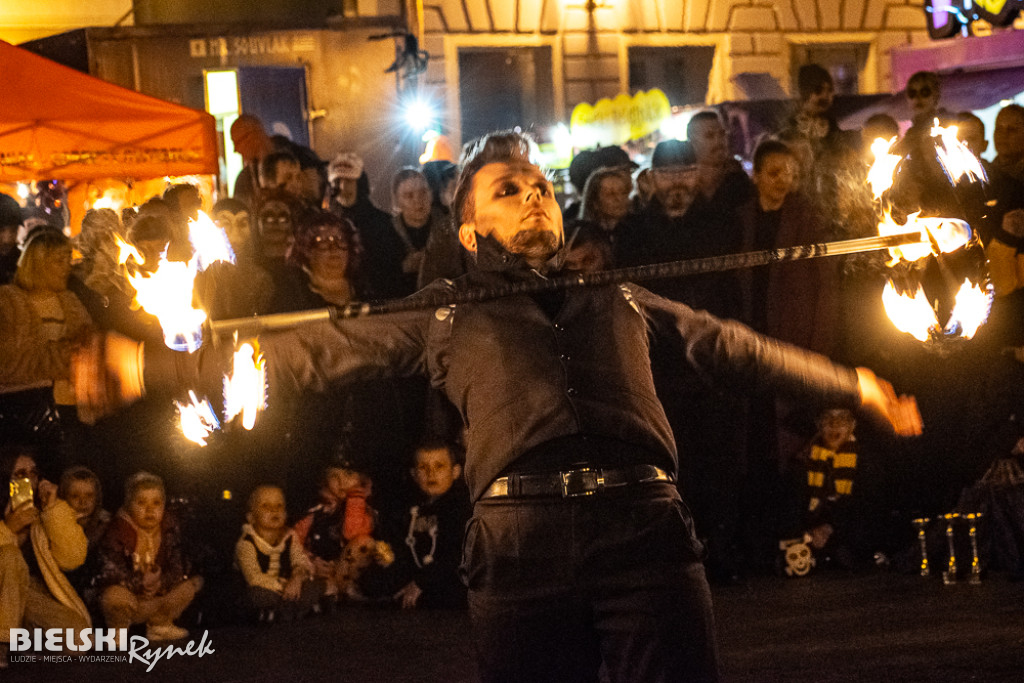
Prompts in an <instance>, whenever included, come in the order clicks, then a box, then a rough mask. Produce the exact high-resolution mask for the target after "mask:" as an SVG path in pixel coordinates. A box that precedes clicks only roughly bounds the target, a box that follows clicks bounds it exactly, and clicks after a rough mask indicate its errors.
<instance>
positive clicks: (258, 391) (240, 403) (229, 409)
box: [224, 340, 267, 429]
mask: <svg viewBox="0 0 1024 683" xmlns="http://www.w3.org/2000/svg"><path fill="white" fill-rule="evenodd" d="M266 384H267V372H266V363H265V362H264V359H263V354H262V353H260V350H259V342H257V341H253V342H252V343H249V342H245V343H243V344H241V345H239V344H238V341H237V340H236V341H235V353H234V362H233V364H232V370H231V374H230V375H225V377H224V416H225V419H226V420H227V421H228V422H230V421H231V420H233V419H234V418H235V417H236V416H241V420H242V426H243V427H245V428H246V429H252V428H253V426H255V424H256V414H257V413H259V412H260V411H262V410H263V409H264V408H265V407H266V401H265V400H264V399H265V397H266Z"/></svg>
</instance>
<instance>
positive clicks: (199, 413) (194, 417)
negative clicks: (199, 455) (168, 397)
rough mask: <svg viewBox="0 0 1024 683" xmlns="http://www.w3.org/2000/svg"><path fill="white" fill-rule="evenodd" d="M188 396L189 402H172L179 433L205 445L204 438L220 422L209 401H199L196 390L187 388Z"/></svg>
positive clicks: (216, 427)
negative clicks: (176, 412) (176, 415)
mask: <svg viewBox="0 0 1024 683" xmlns="http://www.w3.org/2000/svg"><path fill="white" fill-rule="evenodd" d="M188 397H189V399H191V400H190V402H189V403H180V402H178V401H175V402H174V406H175V407H176V408H177V409H178V424H179V426H180V427H181V433H182V434H184V435H185V438H186V439H188V440H189V441H192V442H195V443H197V444H199V445H200V446H205V445H206V439H207V438H209V436H210V434H212V433H213V432H214V431H215V430H217V429H220V422H219V421H218V420H217V414H216V413H215V412H214V411H213V406H211V405H210V402H209V401H207V400H206V399H203V400H202V401H200V400H199V399H198V398H197V397H196V392H194V391H192V390H189V392H188Z"/></svg>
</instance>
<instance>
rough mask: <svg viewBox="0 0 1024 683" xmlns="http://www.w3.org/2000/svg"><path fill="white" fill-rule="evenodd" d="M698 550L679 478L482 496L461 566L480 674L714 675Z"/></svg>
mask: <svg viewBox="0 0 1024 683" xmlns="http://www.w3.org/2000/svg"><path fill="white" fill-rule="evenodd" d="M700 554H701V548H700V544H699V543H698V542H697V540H696V538H695V536H694V533H693V523H692V521H691V519H690V514H689V511H688V510H687V509H686V506H685V505H684V504H683V503H682V501H681V500H680V498H679V494H678V492H677V491H676V488H675V485H674V484H667V483H666V484H661V483H658V484H639V485H634V486H629V487H625V488H623V489H621V490H614V491H606V492H603V493H599V494H596V495H591V496H585V497H579V498H566V499H562V498H557V499H553V498H532V499H524V498H520V499H500V498H499V499H490V500H482V501H480V502H478V503H477V504H476V506H475V508H474V515H473V519H472V520H471V522H470V524H469V526H468V527H467V534H466V544H465V551H464V561H463V571H464V575H465V578H466V581H467V584H468V588H469V608H470V616H471V618H472V622H473V629H474V633H475V636H476V639H477V649H478V653H477V654H478V663H479V667H480V678H481V681H483V683H492V682H497V681H501V682H506V681H519V682H521V683H543V682H544V681H551V682H552V683H555V682H558V683H571V682H574V681H579V682H581V683H582V682H583V681H597V680H599V677H600V679H601V680H607V681H610V682H612V683H619V682H622V683H624V682H626V681H629V682H631V683H632V682H636V681H644V682H654V681H665V682H667V681H688V682H689V681H717V680H718V666H717V652H716V646H715V635H714V623H713V617H712V613H711V593H710V590H709V589H708V584H707V579H706V578H705V575H704V567H703V566H702V564H701V562H700Z"/></svg>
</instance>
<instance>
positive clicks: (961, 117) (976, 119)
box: [955, 111, 985, 137]
mask: <svg viewBox="0 0 1024 683" xmlns="http://www.w3.org/2000/svg"><path fill="white" fill-rule="evenodd" d="M955 118H956V122H957V123H976V124H977V125H978V126H979V127H980V128H981V136H982V137H985V122H984V121H982V120H981V117H980V116H978V115H977V114H975V113H974V112H972V111H962V112H960V113H958V114H957V115H956V117H955Z"/></svg>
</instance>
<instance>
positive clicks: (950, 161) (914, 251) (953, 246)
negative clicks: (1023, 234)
mask: <svg viewBox="0 0 1024 683" xmlns="http://www.w3.org/2000/svg"><path fill="white" fill-rule="evenodd" d="M936 124H937V122H936ZM931 132H932V137H933V139H934V140H935V149H936V156H937V158H938V161H939V164H940V165H941V167H942V169H943V172H945V174H946V176H947V177H948V178H949V180H950V181H951V182H952V183H954V184H956V183H958V182H961V181H963V180H967V181H973V180H982V181H985V180H987V177H986V176H985V170H984V168H982V166H981V163H980V162H979V161H978V159H977V158H976V157H975V156H974V155H973V154H972V153H971V152H970V150H969V149H967V146H966V145H964V144H963V143H962V142H961V141H960V140H958V139H957V137H956V133H957V129H956V127H955V126H950V127H948V128H942V127H940V126H938V125H936V126H934V127H933V128H932V131H931ZM895 142H896V138H893V139H892V140H885V139H883V138H878V139H876V140H875V141H874V143H872V145H871V150H872V152H873V153H874V155H875V162H874V164H872V166H871V169H870V171H869V172H868V183H869V184H870V185H871V190H872V193H873V194H874V197H875V200H876V201H878V202H879V203H880V204H883V201H882V198H883V195H884V194H885V192H886V191H887V190H889V189H890V188H891V187H892V184H893V182H894V181H895V175H896V169H897V167H898V165H899V163H900V161H901V160H902V157H900V156H898V155H895V154H892V153H891V148H892V146H893V145H894V144H895ZM913 230H920V231H921V235H922V242H920V243H917V244H909V245H902V246H900V247H894V248H891V249H890V250H889V255H890V257H891V259H892V260H891V261H890V262H889V264H888V265H889V266H895V265H896V264H898V263H900V262H901V261H908V262H913V261H918V260H920V259H923V258H927V257H929V256H931V255H932V254H935V255H939V254H944V253H946V254H948V253H951V252H954V251H956V250H957V249H960V248H962V247H965V246H967V245H969V244H970V243H971V240H972V239H973V234H972V231H971V227H970V226H969V225H968V224H967V223H966V222H964V221H962V220H959V219H956V218H942V217H921V216H920V212H917V213H913V214H910V215H909V216H907V220H906V224H904V225H899V224H898V223H896V221H894V220H893V218H892V214H891V211H890V210H889V209H888V207H886V208H885V209H884V210H883V211H882V219H881V220H880V221H879V223H878V233H879V235H882V236H887V235H894V234H899V233H902V232H911V231H913ZM925 238H926V239H925ZM992 296H993V292H992V287H991V285H990V284H989V283H987V282H986V283H983V284H982V285H980V286H979V285H974V284H972V283H971V282H970V280H965V281H964V284H963V285H962V286H961V287H960V290H959V291H958V292H957V295H956V299H955V303H954V305H953V311H952V313H951V314H950V318H949V321H948V322H947V323H946V326H945V328H943V327H942V326H941V324H940V323H939V320H938V316H937V314H936V311H935V308H934V307H933V305H932V303H931V302H929V301H928V298H927V296H926V295H925V293H924V291H923V290H922V289H921V288H920V287H918V289H917V291H916V292H915V293H914V294H913V296H910V295H909V294H906V293H904V294H898V293H897V292H896V289H895V287H894V286H893V285H892V283H891V282H890V283H888V284H887V285H886V287H885V289H884V291H883V292H882V303H883V305H884V306H885V312H886V314H887V315H888V316H889V319H890V320H891V321H892V322H893V325H895V327H896V328H897V329H898V330H900V331H901V332H905V333H907V334H910V335H911V336H913V337H914V338H915V339H917V340H919V341H928V340H929V339H930V338H933V337H934V338H938V337H941V336H943V335H948V336H959V337H962V338H964V339H971V338H972V337H973V336H974V334H975V333H976V332H977V331H978V328H979V327H980V326H981V325H982V324H983V323H984V322H985V320H986V319H987V318H988V314H989V310H990V309H991V305H992Z"/></svg>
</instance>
